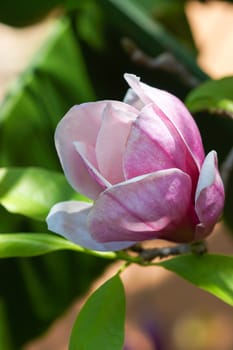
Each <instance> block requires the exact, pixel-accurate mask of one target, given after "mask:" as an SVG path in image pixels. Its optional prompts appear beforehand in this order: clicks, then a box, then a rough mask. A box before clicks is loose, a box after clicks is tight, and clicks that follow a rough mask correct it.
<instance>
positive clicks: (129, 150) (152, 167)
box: [124, 103, 199, 182]
mask: <svg viewBox="0 0 233 350" xmlns="http://www.w3.org/2000/svg"><path fill="white" fill-rule="evenodd" d="M169 168H178V169H181V170H182V171H184V172H186V173H188V174H189V175H190V176H191V178H192V180H193V182H197V178H198V174H199V171H198V168H197V166H196V163H195V161H194V159H193V157H192V154H191V153H190V152H189V149H188V148H187V146H186V144H185V142H184V141H183V139H182V138H181V136H180V134H179V133H178V132H177V130H176V128H175V126H174V124H173V123H172V121H171V120H170V119H168V118H167V117H166V115H164V114H162V115H158V114H157V113H156V106H155V104H154V103H151V104H149V105H147V106H146V107H144V108H143V109H142V111H141V112H140V114H139V116H138V118H137V119H136V121H135V122H133V124H132V128H131V132H130V134H129V137H128V141H127V147H126V151H125V153H124V171H125V176H126V178H127V179H129V178H132V177H135V176H138V175H142V174H147V173H151V172H154V171H157V170H162V169H169Z"/></svg>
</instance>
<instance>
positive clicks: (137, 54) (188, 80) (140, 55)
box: [122, 38, 200, 88]
mask: <svg viewBox="0 0 233 350" xmlns="http://www.w3.org/2000/svg"><path fill="white" fill-rule="evenodd" d="M122 46H123V48H124V49H125V51H126V52H127V53H128V55H129V56H130V58H131V60H132V61H134V62H135V63H137V64H139V65H141V66H144V67H146V68H148V69H151V70H163V71H165V72H169V73H173V74H175V75H177V76H178V77H179V78H180V80H181V81H182V82H183V83H184V84H185V85H187V86H188V87H190V88H194V87H196V86H197V85H199V84H200V81H199V79H197V78H196V77H195V76H194V75H192V73H191V72H190V71H189V70H188V69H187V68H186V67H185V66H184V65H183V64H182V63H181V62H179V61H178V60H177V59H176V57H175V56H174V55H173V54H172V53H170V52H165V53H163V54H161V55H159V56H157V57H150V56H148V55H147V54H146V53H144V52H143V51H142V50H141V49H139V48H138V47H137V45H136V44H135V43H134V41H133V40H131V39H129V38H123V39H122Z"/></svg>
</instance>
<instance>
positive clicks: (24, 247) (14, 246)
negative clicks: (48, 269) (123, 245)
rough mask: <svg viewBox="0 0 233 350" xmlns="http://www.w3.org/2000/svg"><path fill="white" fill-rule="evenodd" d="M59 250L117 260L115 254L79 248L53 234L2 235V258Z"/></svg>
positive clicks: (21, 256) (0, 256) (0, 238)
mask: <svg viewBox="0 0 233 350" xmlns="http://www.w3.org/2000/svg"><path fill="white" fill-rule="evenodd" d="M57 250H73V251H76V252H84V253H88V254H90V255H94V256H99V257H103V258H106V259H116V258H117V255H116V254H115V253H114V252H98V251H94V250H89V249H86V248H83V247H81V246H78V245H77V244H74V243H72V242H71V241H68V240H67V239H64V238H62V237H60V236H57V235H54V234H51V233H36V232H33V233H30V232H27V233H21V232H20V233H3V234H0V258H15V257H20V258H23V257H31V256H38V255H43V254H47V253H51V252H55V251H57Z"/></svg>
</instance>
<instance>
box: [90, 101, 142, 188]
mask: <svg viewBox="0 0 233 350" xmlns="http://www.w3.org/2000/svg"><path fill="white" fill-rule="evenodd" d="M136 117H137V111H136V110H135V109H134V108H133V107H131V106H128V105H127V104H125V103H122V104H121V105H120V104H118V105H117V106H116V105H115V104H113V103H108V104H107V106H106V108H105V110H104V112H103V119H102V123H101V127H100V130H99V133H98V137H97V142H96V148H95V151H96V158H97V163H98V168H99V171H100V173H101V174H102V175H103V176H104V177H105V178H106V179H107V180H108V181H109V182H110V183H112V184H115V183H118V182H121V181H124V175H123V169H122V158H123V154H124V151H125V146H126V140H127V138H128V135H129V131H130V128H131V125H132V122H133V121H134V120H135V119H136Z"/></svg>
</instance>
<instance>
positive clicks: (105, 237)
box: [47, 74, 224, 251]
mask: <svg viewBox="0 0 233 350" xmlns="http://www.w3.org/2000/svg"><path fill="white" fill-rule="evenodd" d="M125 79H126V81H127V82H128V84H129V86H130V87H131V88H130V89H129V91H128V93H127V94H126V97H125V100H124V102H118V101H99V102H90V103H84V104H81V105H78V106H74V107H73V108H71V109H70V110H69V111H68V113H67V114H66V115H65V116H64V118H63V119H62V120H61V121H60V123H59V124H58V126H57V129H56V133H55V142H56V148H57V152H58V155H59V158H60V161H61V164H62V167H63V170H64V172H65V175H66V177H67V179H68V181H69V183H70V184H71V186H73V188H74V189H75V190H76V191H78V192H80V193H82V194H84V195H86V196H88V197H89V198H91V199H93V200H94V203H87V202H78V201H69V202H62V203H58V204H56V205H54V207H53V208H52V209H51V211H50V213H49V215H48V218H47V223H48V227H49V229H50V230H51V231H54V232H56V233H58V234H61V235H62V236H65V237H66V238H68V239H69V240H71V241H73V242H75V243H76V244H79V245H81V246H84V247H86V248H89V249H94V250H103V251H105V250H119V249H124V248H127V247H129V246H131V245H133V244H134V243H136V242H139V241H144V240H148V239H154V238H160V239H166V240H170V241H174V242H191V241H195V240H200V239H203V238H204V237H206V236H207V235H208V234H210V232H211V231H212V229H213V227H214V225H215V223H216V221H217V220H218V218H219V216H220V215H221V212H222V209H223V204H224V189H223V183H222V180H221V178H220V175H219V172H218V166H217V154H216V152H215V151H212V152H210V153H209V154H208V155H207V156H206V157H205V155H204V150H203V145H202V140H201V136H200V133H199V131H198V128H197V126H196V124H195V122H194V120H193V118H192V116H191V115H190V113H189V112H188V110H187V109H186V107H185V106H184V104H183V103H182V102H181V101H180V100H179V99H177V98H176V97H175V96H173V95H171V94H169V93H167V92H165V91H162V90H158V89H155V88H153V87H150V86H148V85H146V84H144V83H141V82H140V79H139V78H138V77H136V76H134V75H131V74H125Z"/></svg>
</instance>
